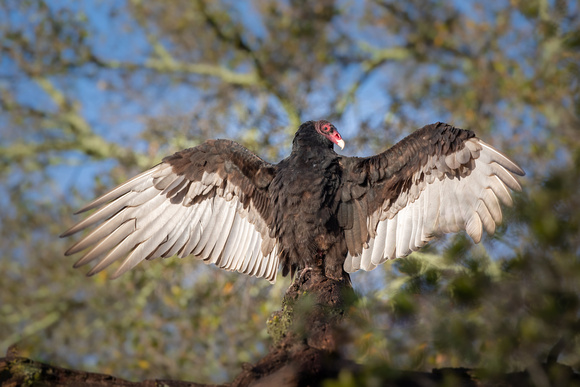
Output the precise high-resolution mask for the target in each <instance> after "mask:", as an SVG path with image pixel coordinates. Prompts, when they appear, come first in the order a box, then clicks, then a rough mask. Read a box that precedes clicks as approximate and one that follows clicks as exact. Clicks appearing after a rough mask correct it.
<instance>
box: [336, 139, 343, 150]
mask: <svg viewBox="0 0 580 387" xmlns="http://www.w3.org/2000/svg"><path fill="white" fill-rule="evenodd" d="M336 145H338V146H339V147H340V149H341V150H342V149H344V140H343V139H342V138H341V139H340V140H338V141H337V142H336Z"/></svg>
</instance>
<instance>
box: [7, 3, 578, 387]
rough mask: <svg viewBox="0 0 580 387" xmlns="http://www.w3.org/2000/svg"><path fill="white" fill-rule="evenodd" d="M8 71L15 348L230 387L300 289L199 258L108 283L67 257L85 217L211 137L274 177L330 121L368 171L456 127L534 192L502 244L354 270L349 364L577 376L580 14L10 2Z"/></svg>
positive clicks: (447, 245)
mask: <svg viewBox="0 0 580 387" xmlns="http://www.w3.org/2000/svg"><path fill="white" fill-rule="evenodd" d="M0 54H1V55H0V136H1V137H0V138H1V141H0V212H1V213H2V216H1V217H0V251H1V252H2V257H1V259H0V271H1V272H2V273H3V279H2V281H0V294H1V299H0V352H5V351H6V349H7V348H8V347H9V346H10V345H13V344H17V346H18V348H19V351H20V352H21V353H22V354H23V355H25V356H29V357H32V358H35V359H38V360H43V361H50V362H51V363H53V364H59V365H61V366H69V367H74V368H82V369H86V370H90V371H99V372H105V373H111V374H115V375H117V376H120V377H124V378H128V379H134V380H137V379H146V378H171V379H185V380H196V381H198V382H215V383H219V382H224V381H228V380H231V379H232V377H233V375H235V374H236V373H237V370H238V369H239V366H240V364H241V363H243V362H254V361H256V360H257V359H259V358H260V357H261V356H262V355H263V354H264V353H266V352H267V349H268V347H269V346H270V345H271V339H270V338H269V337H268V334H267V332H266V323H265V322H266V320H267V319H268V316H269V315H270V314H271V313H272V312H273V311H274V310H276V309H277V307H278V305H279V302H280V299H281V298H282V294H283V292H284V290H285V288H286V287H288V285H289V281H288V280H279V281H278V283H277V284H276V285H275V286H273V287H271V286H270V285H269V283H268V282H267V281H263V280H262V281H261V280H255V279H251V278H246V277H244V276H242V275H237V274H232V273H225V272H221V271H219V270H217V269H215V268H212V267H206V266H205V265H203V264H202V263H200V262H197V261H196V260H195V259H193V258H188V259H184V260H179V259H177V258H172V259H168V260H163V261H161V260H159V261H152V262H146V263H144V264H142V265H140V266H139V267H138V268H137V269H135V270H133V271H132V272H130V273H128V274H126V275H124V276H123V277H121V278H119V279H117V280H114V281H109V280H108V279H107V276H106V274H99V275H97V276H96V277H93V278H91V279H88V280H87V279H86V278H85V277H84V276H83V272H82V271H78V270H73V269H72V264H73V262H74V259H70V258H66V257H64V256H63V255H62V254H63V251H64V250H65V242H64V241H62V240H59V239H58V237H57V236H58V235H59V234H60V233H61V232H62V231H64V230H65V229H67V228H68V227H69V226H70V225H72V224H73V222H75V220H76V218H75V217H74V216H73V215H72V212H73V211H74V210H76V209H78V208H80V206H81V204H82V203H84V202H86V201H88V200H90V199H92V198H93V197H95V196H96V195H98V194H100V193H103V192H104V191H105V190H107V189H108V188H111V187H112V186H113V185H114V184H116V183H120V182H121V181H123V180H125V179H126V178H128V177H130V176H132V175H134V174H136V173H137V172H139V171H141V170H144V169H145V168H147V167H150V166H152V165H154V164H156V163H157V162H158V161H159V160H160V159H161V158H162V157H163V156H165V155H168V154H170V153H172V152H175V151H177V150H180V149H183V148H186V147H190V146H194V145H196V144H199V143H200V142H201V141H203V140H205V139H207V138H218V137H227V138H231V139H235V140H236V141H238V142H240V143H241V144H243V145H245V146H247V147H249V148H250V149H251V150H253V151H256V152H258V153H259V154H260V155H262V156H264V157H265V158H267V159H268V160H269V161H272V162H276V161H278V160H279V159H280V158H282V157H283V156H284V155H285V154H286V153H287V152H288V150H289V146H290V140H291V138H292V137H291V136H292V135H293V133H294V132H295V130H296V129H297V128H298V125H299V124H300V123H301V122H302V121H306V120H310V119H321V118H324V119H328V120H330V121H332V122H333V123H334V124H335V125H336V127H337V128H338V129H339V130H340V132H341V133H342V134H343V136H344V138H345V141H346V143H347V147H346V148H345V154H348V155H355V154H358V155H370V154H372V153H376V152H378V151H381V150H384V149H386V148H387V147H389V146H391V145H392V144H393V143H395V142H396V141H398V140H400V139H401V138H402V137H403V136H404V135H406V134H408V133H410V132H411V131H412V130H414V129H416V128H419V127H421V126H423V125H425V124H427V123H431V122H436V121H444V122H448V123H450V124H453V125H455V126H458V127H462V128H466V129H471V130H474V131H475V132H476V134H477V135H478V136H479V137H480V138H482V139H483V140H484V141H486V142H488V143H491V144H492V145H494V146H496V147H497V148H498V149H501V150H502V151H504V152H505V153H506V154H508V155H509V156H510V158H512V159H514V160H515V161H517V162H518V163H519V164H520V165H521V166H522V167H523V168H524V170H525V171H526V173H527V176H526V178H524V179H522V180H521V181H522V186H523V187H524V192H523V193H522V194H520V195H517V196H516V200H515V207H514V208H512V209H511V210H508V211H507V213H506V216H505V217H504V226H502V228H501V229H500V230H498V231H499V232H497V234H496V235H495V236H494V237H488V238H485V240H484V243H483V244H481V245H473V244H472V242H471V241H470V240H469V239H468V238H467V237H466V235H465V234H458V235H456V236H452V237H449V238H446V239H444V240H442V241H440V242H436V243H432V244H431V245H430V246H428V247H427V248H424V249H423V250H421V251H420V252H417V253H414V254H413V255H412V256H410V257H409V258H407V259H403V260H397V261H394V262H392V263H391V264H386V265H384V267H381V268H378V269H376V270H375V271H373V272H369V273H356V274H354V275H353V278H352V279H353V284H354V288H355V290H356V291H357V292H358V294H359V296H360V297H359V299H358V300H357V302H356V303H355V304H354V306H353V307H352V308H351V310H350V318H349V319H348V320H347V321H345V322H344V328H345V330H346V331H347V332H348V335H347V336H348V340H347V341H346V342H345V345H344V351H345V352H346V353H348V354H349V356H350V358H352V359H354V360H356V361H358V362H359V363H361V364H363V365H364V366H365V367H368V369H369V370H370V371H372V370H375V369H379V368H381V367H382V368H384V367H393V368H398V369H412V370H430V369H431V368H433V367H446V366H454V367H455V366H468V367H482V368H486V369H489V370H490V371H491V372H505V371H512V370H517V369H522V368H525V367H527V368H530V369H535V368H534V367H535V366H536V365H537V364H539V362H541V361H544V360H545V358H546V356H547V355H548V354H549V353H550V351H552V353H554V348H556V349H557V351H556V352H557V354H559V355H560V358H559V361H560V362H562V363H565V364H568V365H571V366H572V367H574V368H575V369H577V370H578V369H579V368H580V341H579V339H578V336H577V333H578V331H579V330H580V321H579V320H578V315H579V312H580V281H579V280H578V279H579V278H580V259H579V256H580V215H579V214H580V212H579V211H578V210H577V209H578V208H580V199H579V198H578V195H577V192H578V191H579V190H580V132H579V130H580V118H579V117H580V115H579V113H580V93H579V88H580V82H579V79H580V77H579V74H580V8H579V6H578V3H577V2H574V1H566V0H554V1H548V0H533V1H523V0H511V1H507V0H494V1H489V2H485V4H484V3H478V2H475V1H473V2H471V1H470V2H462V1H451V2H448V1H438V0H429V1H419V0H410V1H406V2H398V1H390V0H375V1H371V0H368V1H360V2H345V1H332V0H324V1H317V2H313V1H303V0H286V1H281V0H278V1H276V0H254V1H251V2H235V1H228V0H220V1H203V0H194V1H189V0H168V1H164V2H147V1H140V0H125V1H118V2H107V1H99V2H51V1H42V0H6V1H3V2H2V3H1V4H0ZM557 343H560V344H561V345H558V346H556V344H557ZM555 346H556V347H555ZM537 370H538V371H537V372H538V377H539V378H541V377H542V375H541V372H542V371H541V370H540V369H539V368H537Z"/></svg>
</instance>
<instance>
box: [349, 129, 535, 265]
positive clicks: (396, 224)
mask: <svg viewBox="0 0 580 387" xmlns="http://www.w3.org/2000/svg"><path fill="white" fill-rule="evenodd" d="M344 166H345V170H346V174H345V175H346V176H345V180H346V181H345V185H344V187H343V192H342V197H341V203H340V209H339V222H340V223H341V226H342V227H343V228H344V229H345V239H346V242H347V247H348V255H347V258H346V260H345V263H344V269H345V271H347V272H354V271H357V270H358V269H364V270H372V269H374V268H375V267H376V266H377V265H379V264H381V263H383V262H385V261H386V260H387V259H393V258H400V257H404V256H406V255H408V254H410V253H411V252H412V251H415V250H418V249H419V248H421V247H422V246H424V245H425V244H427V243H428V242H429V241H430V240H432V239H433V238H434V237H436V236H437V235H440V234H444V233H451V232H458V231H460V230H465V231H466V232H467V234H469V236H470V237H471V238H472V239H473V240H474V241H475V242H476V243H478V242H479V241H480V240H481V236H482V232H483V230H485V231H487V233H488V234H490V235H491V234H493V233H494V232H495V227H496V225H497V224H499V223H500V222H501V221H502V212H501V207H500V204H504V205H508V206H509V205H511V204H512V198H511V196H510V192H509V189H511V190H514V191H520V190H521V187H520V184H519V183H518V181H517V180H516V179H515V177H514V175H519V176H523V175H524V171H523V170H522V169H521V168H520V167H518V166H517V165H516V164H515V163H513V162H512V161H510V160H509V159H508V158H507V157H506V156H505V155H503V154H502V153H500V152H499V151H497V150H496V149H494V148H493V147H491V146H490V145H488V144H486V143H484V142H483V141H481V140H480V139H478V138H477V137H475V135H474V134H473V132H471V131H467V130H462V129H458V128H454V127H453V126H450V125H447V124H443V123H437V124H432V125H427V126H425V127H423V128H422V129H420V130H418V131H416V132H415V133H413V134H412V135H410V136H408V137H407V138H405V139H404V140H402V141H401V142H399V143H398V144H396V145H395V146H394V147H392V148H391V149H389V150H387V151H385V152H383V153H381V154H379V155H376V156H373V157H369V158H346V159H345V160H344ZM508 188H509V189H508Z"/></svg>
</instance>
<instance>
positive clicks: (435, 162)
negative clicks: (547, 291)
mask: <svg viewBox="0 0 580 387" xmlns="http://www.w3.org/2000/svg"><path fill="white" fill-rule="evenodd" d="M335 144H336V145H338V146H339V147H341V148H343V147H344V141H343V140H342V137H341V136H340V134H339V133H338V131H337V130H336V128H335V127H334V125H332V124H331V123H330V122H328V121H326V120H320V121H308V122H306V123H304V124H302V125H301V126H300V128H299V129H298V131H297V132H296V135H295V137H294V141H293V143H292V152H291V153H290V156H289V157H287V158H285V159H284V160H282V161H280V162H279V163H278V164H270V163H268V162H266V161H264V160H262V159H261V158H259V157H258V156H256V155H255V154H253V153H252V152H250V151H249V150H248V149H246V148H244V147H243V146H241V145H240V144H238V143H236V142H233V141H229V140H208V141H206V142H204V143H203V144H201V145H199V146H196V147H194V148H190V149H185V150H182V151H180V152H177V153H175V154H174V155H172V156H168V157H166V158H164V159H163V161H162V162H161V163H160V164H158V165H156V166H155V167H153V168H151V169H149V170H147V171H145V172H143V173H141V174H140V175H137V176H135V177H134V178H132V179H131V180H129V181H127V182H126V183H124V184H121V185H120V186H118V187H116V188H114V189H113V190H111V191H110V192H108V193H106V194H105V195H103V196H101V197H99V198H98V199H96V200H94V201H93V202H91V203H89V204H87V205H86V206H85V207H83V208H81V209H80V210H79V211H78V213H81V212H85V211H88V210H91V209H95V208H99V209H98V210H96V211H95V212H94V213H92V214H91V215H90V216H89V217H87V218H86V219H85V220H83V221H81V222H80V223H78V224H76V225H75V226H73V227H72V228H70V229H69V230H68V231H66V232H64V233H63V234H62V235H61V237H66V236H69V235H71V234H74V233H77V232H79V231H81V230H84V229H85V228H87V227H90V226H94V225H95V224H97V223H98V222H101V221H103V222H102V223H101V224H100V226H98V227H97V228H96V229H95V230H93V231H92V232H91V233H90V234H88V235H87V236H85V237H84V238H83V239H82V240H80V241H79V242H77V243H76V244H74V245H73V246H72V247H70V248H69V249H68V250H67V251H66V253H65V254H66V255H71V254H75V253H77V252H79V251H81V250H85V249H87V248H89V247H90V248H91V249H90V250H89V251H88V252H87V253H86V254H85V255H84V256H83V257H82V258H81V259H80V260H78V261H77V262H76V264H75V265H74V267H79V266H82V265H85V264H87V263H89V262H91V261H96V262H97V264H96V265H95V266H94V267H93V268H92V269H91V270H90V271H89V272H88V275H93V274H95V273H98V272H100V271H101V270H103V269H105V268H106V267H108V266H109V265H110V264H112V263H113V262H115V261H117V260H122V262H121V264H120V266H118V268H117V270H116V271H115V272H114V274H113V278H115V277H118V276H120V275H121V274H123V273H125V272H126V271H128V270H130V269H131V268H133V267H134V266H135V265H137V264H138V263H139V262H141V261H143V260H144V259H153V258H157V257H171V256H174V255H177V256H179V257H180V258H183V257H186V256H189V255H193V256H195V257H197V258H199V259H202V260H203V261H204V262H206V263H213V264H215V265H216V266H218V267H220V268H222V269H226V270H231V271H234V270H235V271H238V272H241V273H245V274H249V275H252V276H256V277H263V278H266V279H268V280H269V281H271V282H274V281H275V280H276V274H277V272H278V267H279V266H280V265H281V266H282V274H283V275H287V274H288V273H291V274H292V275H293V274H294V273H295V271H296V270H300V269H304V268H308V267H313V266H322V267H323V269H324V272H325V275H326V276H328V277H330V278H334V279H341V278H345V277H346V278H348V274H346V273H352V272H355V271H357V270H359V269H363V270H372V269H374V268H375V267H376V266H377V265H379V264H381V263H383V262H385V261H386V260H387V259H393V258H399V257H404V256H406V255H408V254H410V253H411V252H412V251H415V250H418V249H419V248H421V247H422V246H424V245H425V244H427V242H429V241H430V240H432V239H433V238H435V237H436V236H438V235H440V234H443V233H451V232H458V231H460V230H465V231H467V234H469V236H470V237H471V238H472V239H473V240H474V241H475V242H476V243H477V242H479V241H480V240H481V236H482V232H483V230H485V231H486V232H487V233H488V234H493V232H494V231H495V227H496V225H497V224H499V223H500V222H501V220H502V212H501V208H500V203H503V204H504V205H511V204H512V199H511V196H510V192H509V190H508V188H510V189H511V190H514V191H520V190H521V187H520V185H519V183H518V181H517V180H516V179H515V177H514V175H520V176H523V175H524V171H523V170H522V169H521V168H520V167H518V166H517V165H516V164H515V163H513V162H512V161H510V160H509V159H508V158H507V157H506V156H504V155H503V154H502V153H500V152H499V151H497V150H496V149H494V148H493V147H491V146H490V145H488V144H486V143H484V142H483V141H481V140H480V139H479V138H477V137H475V134H474V133H473V132H472V131H469V130H463V129H458V128H455V127H453V126H451V125H448V124H444V123H436V124H431V125H427V126H425V127H423V128H422V129H419V130H417V131H415V132H414V133H413V134H411V135H410V136H408V137H406V138H405V139H403V140H402V141H400V142H399V143H398V144H396V145H395V146H393V147H392V148H390V149H388V150H386V151H385V152H383V153H381V154H378V155H375V156H372V157H362V158H361V157H344V156H341V155H339V154H337V153H336V152H335V151H334V149H333V147H334V145H335Z"/></svg>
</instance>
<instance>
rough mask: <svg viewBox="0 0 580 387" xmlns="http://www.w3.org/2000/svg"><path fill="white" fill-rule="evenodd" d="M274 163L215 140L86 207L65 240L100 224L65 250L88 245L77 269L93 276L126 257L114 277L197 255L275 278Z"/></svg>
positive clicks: (167, 161)
mask: <svg viewBox="0 0 580 387" xmlns="http://www.w3.org/2000/svg"><path fill="white" fill-rule="evenodd" d="M274 173H275V169H274V166H273V165H271V164H269V163H267V162H265V161H263V160H262V159H260V158H259V157H257V156H256V155H254V154H253V153H251V152H250V151H248V150H247V149H246V148H244V147H243V146H241V145H239V144H237V143H235V142H233V141H228V140H210V141H206V142H205V143H203V144H201V145H199V146H197V147H195V148H190V149H186V150H183V151H181V152H178V153H176V154H174V155H172V156H169V157H166V158H165V159H164V160H163V162H161V164H159V165H157V166H155V167H153V168H151V169H149V170H148V171H145V172H143V173H142V174H140V175H138V176H135V177H134V178H132V179H131V180H129V181H127V182H126V183H124V184H121V185H120V186H118V187H116V188H114V189H113V190H111V191H110V192H108V193H106V194H105V195H103V196H101V197H100V198H98V199H96V200H94V201H93V202H91V203H89V204H87V205H86V206H85V207H83V208H82V209H81V210H80V211H78V213H81V212H85V211H88V210H91V209H93V208H98V210H96V211H95V212H94V213H92V214H91V215H90V216H89V217H88V218H86V219H85V220H83V221H81V222H80V223H78V224H77V225H75V226H73V227H72V228H70V229H69V230H67V231H66V232H64V233H63V234H62V235H61V237H66V236H69V235H71V234H74V233H76V232H79V231H81V230H84V229H85V228H87V227H91V226H94V225H96V224H97V223H100V222H102V223H101V224H100V225H99V226H98V227H97V228H96V229H94V230H93V231H92V232H91V233H89V234H88V235H87V236H85V237H84V238H83V239H82V240H80V241H79V242H77V243H76V244H75V245H73V246H72V247H71V248H69V249H68V250H67V251H66V253H65V254H66V255H71V254H75V253H77V252H79V251H81V250H85V249H87V248H90V250H88V252H87V253H85V255H84V256H83V257H82V258H81V259H80V260H79V261H78V262H77V263H76V264H75V267H79V266H82V265H85V264H87V263H89V262H92V261H96V262H97V263H96V265H95V266H94V267H93V268H92V269H91V270H90V271H89V272H88V275H93V274H95V273H98V272H100V271H101V270H103V269H105V268H106V267H108V266H109V265H110V264H112V263H113V262H115V261H117V260H122V262H121V264H120V266H119V267H118V268H117V270H116V271H115V273H114V274H113V278H116V277H118V276H120V275H121V274H123V273H125V272H126V271H128V270H130V269H132V268H133V267H135V265H137V264H138V263H139V262H141V261H143V260H144V259H153V258H157V257H171V256H173V255H177V256H179V257H181V258H183V257H186V256H188V255H194V256H196V257H197V258H199V259H202V260H203V261H204V262H206V263H213V264H215V265H216V266H218V267H220V268H223V269H226V270H232V271H234V270H235V271H238V272H241V273H245V274H249V275H253V276H256V277H264V278H266V279H268V280H269V281H271V282H274V281H275V280H276V273H277V269H278V263H279V261H278V259H279V258H278V246H277V244H276V241H275V239H273V238H271V237H270V235H269V234H270V233H269V227H268V219H269V218H270V208H269V201H268V196H267V195H268V191H267V188H268V185H269V184H270V181H271V180H272V178H273V177H274Z"/></svg>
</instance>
